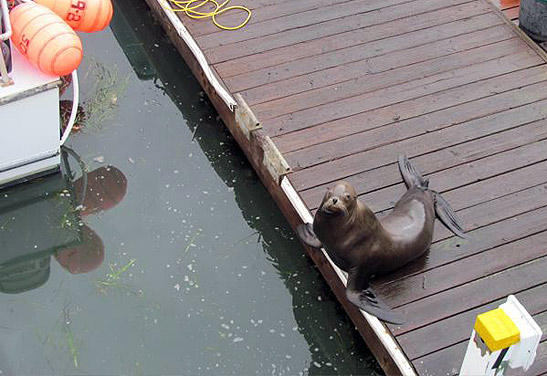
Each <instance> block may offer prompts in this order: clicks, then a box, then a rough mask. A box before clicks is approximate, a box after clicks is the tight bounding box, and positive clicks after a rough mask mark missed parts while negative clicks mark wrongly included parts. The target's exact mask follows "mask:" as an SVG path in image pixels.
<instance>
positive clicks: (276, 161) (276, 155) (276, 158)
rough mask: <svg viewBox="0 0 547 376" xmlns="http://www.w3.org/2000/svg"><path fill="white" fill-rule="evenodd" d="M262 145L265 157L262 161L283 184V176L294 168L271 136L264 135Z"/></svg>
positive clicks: (273, 176) (277, 180) (276, 179)
mask: <svg viewBox="0 0 547 376" xmlns="http://www.w3.org/2000/svg"><path fill="white" fill-rule="evenodd" d="M262 147H263V149H264V159H263V161H262V162H263V164H264V166H266V168H267V169H268V172H269V173H270V175H271V176H272V178H273V179H274V180H275V181H276V182H277V184H279V185H281V180H282V178H283V176H285V175H287V174H289V173H291V172H292V169H291V167H290V166H289V164H288V163H287V161H286V160H285V158H284V157H283V155H282V154H281V153H280V152H279V149H277V146H275V144H274V143H273V141H272V139H271V138H270V137H268V136H265V137H264V144H263V145H262Z"/></svg>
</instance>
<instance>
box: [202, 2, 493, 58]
mask: <svg viewBox="0 0 547 376" xmlns="http://www.w3.org/2000/svg"><path fill="white" fill-rule="evenodd" d="M468 2H469V0H450V1H448V2H443V3H441V4H439V2H436V1H434V0H425V2H424V1H423V0H416V1H414V2H411V3H410V4H411V5H412V6H410V7H409V6H408V5H407V3H402V4H401V5H397V6H393V7H389V8H384V9H379V10H375V11H372V12H367V13H360V14H359V13H356V14H352V15H350V16H347V17H343V18H339V19H334V20H331V21H326V22H320V23H316V24H314V23H312V24H310V25H308V26H304V27H299V28H297V29H289V30H286V31H280V30H278V31H276V32H275V33H274V34H271V35H265V36H262V37H257V38H253V39H251V40H242V41H240V42H236V43H229V44H226V43H222V45H219V46H218V47H214V48H211V49H208V50H207V56H208V57H209V59H210V60H209V61H210V62H211V63H212V64H215V63H218V62H223V61H228V60H231V59H235V58H238V57H242V56H249V55H253V54H256V53H259V52H264V51H267V50H271V49H274V48H279V47H284V46H290V45H294V44H297V43H300V42H306V41H311V40H314V39H318V38H321V37H326V36H330V35H336V34H341V33H344V32H347V31H351V30H355V29H360V28H363V27H364V26H367V27H372V26H374V25H380V24H382V23H385V22H389V21H393V20H396V19H400V18H405V17H409V16H413V15H418V14H423V13H426V12H429V11H433V10H436V9H441V8H447V7H450V6H454V5H459V4H465V3H468ZM422 3H423V4H422ZM483 5H487V4H483ZM365 30H367V31H368V30H369V29H368V28H367V29H365Z"/></svg>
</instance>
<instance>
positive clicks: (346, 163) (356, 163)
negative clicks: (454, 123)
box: [291, 71, 547, 202]
mask: <svg viewBox="0 0 547 376" xmlns="http://www.w3.org/2000/svg"><path fill="white" fill-rule="evenodd" d="M545 73H546V74H547V71H546V72H545ZM479 90H480V89H478V88H477V93H478V91H479ZM466 93H469V92H466ZM466 93H462V96H463V95H466ZM477 93H471V95H473V94H477ZM478 94H479V95H480V93H478ZM447 98H448V99H449V100H451V99H453V97H450V96H448V97H447ZM413 104H414V103H413ZM435 105H442V104H437V103H436V104H435ZM408 107H409V108H411V106H408ZM432 107H433V105H432ZM430 108H431V107H430ZM426 109H427V103H426V102H425V101H423V102H422V103H418V104H417V105H415V106H414V108H413V110H414V111H415V112H416V114H419V113H420V111H426ZM389 112H390V111H387V114H389ZM406 113H410V111H408V110H407V112H406ZM384 114H386V112H384V113H383V114H382V113H381V114H380V116H376V117H373V116H371V117H370V118H369V119H371V121H373V120H375V119H376V120H379V122H378V123H376V124H381V119H380V118H381V115H384ZM371 115H372V114H371ZM384 119H385V118H384ZM349 121H352V120H351V119H348V122H349ZM373 124H374V123H373ZM456 131H457V130H456ZM402 142H403V143H404V144H409V143H410V144H412V142H411V141H407V142H405V141H402ZM405 146H406V145H405ZM375 150H376V149H373V150H370V151H365V152H362V153H358V154H352V155H350V156H348V157H344V158H340V159H336V160H334V161H332V162H330V163H323V164H321V165H317V166H312V167H309V168H306V169H305V170H302V171H296V172H295V173H294V174H292V176H291V181H292V182H293V184H294V185H295V187H297V189H299V190H306V189H309V188H313V187H316V186H320V185H322V184H325V183H329V182H331V181H336V180H339V179H347V178H348V177H351V180H354V181H356V180H359V179H356V177H358V176H356V175H358V174H362V173H363V172H366V171H367V170H371V169H373V168H376V167H378V166H381V165H382V164H381V163H376V162H375V161H374V160H366V161H363V159H362V158H363V157H365V156H368V155H374V154H376V155H378V154H383V156H384V158H387V160H386V162H387V161H388V160H391V161H393V160H394V159H395V158H396V156H397V155H398V154H402V153H406V154H408V155H409V156H413V155H414V154H413V153H412V152H413V151H412V150H411V149H408V150H407V149H404V150H403V149H399V151H398V152H396V153H393V152H392V153H391V154H389V153H388V152H383V151H382V149H380V150H378V151H375ZM388 163H389V162H388ZM295 167H296V165H294V164H293V168H295ZM354 175H355V176H354ZM358 192H362V191H361V190H360V189H359V190H358ZM306 202H307V200H306Z"/></svg>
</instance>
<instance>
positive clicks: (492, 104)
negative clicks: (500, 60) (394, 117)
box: [274, 42, 529, 154]
mask: <svg viewBox="0 0 547 376" xmlns="http://www.w3.org/2000/svg"><path fill="white" fill-rule="evenodd" d="M503 43H506V42H501V44H503ZM498 47H500V46H499V44H496V45H492V46H491V48H490V46H488V47H485V48H481V49H478V50H477V51H476V53H472V54H471V55H472V56H475V58H474V59H476V60H474V59H471V61H470V63H471V64H473V62H478V60H479V59H478V56H482V55H483V54H484V55H487V57H488V58H490V57H492V55H491V54H490V52H492V51H496V50H497V51H501V49H499V48H498ZM469 52H471V51H469ZM462 54H465V53H462ZM458 55H460V54H456V55H452V56H448V57H446V60H445V62H449V61H453V62H454V65H453V67H454V68H456V67H457V65H456V64H458V65H459V62H458V63H456V62H457V61H462V64H465V63H464V61H465V60H467V58H468V57H469V56H458ZM443 59H444V58H443ZM437 62H438V63H441V62H439V61H431V62H424V63H421V64H419V67H418V65H415V66H412V69H407V68H406V67H405V68H401V69H400V70H404V71H405V72H406V73H408V75H407V78H408V79H409V81H412V80H413V79H417V78H418V77H419V76H420V75H423V76H428V75H430V74H435V73H437V72H438V71H440V72H443V70H442V69H437V67H439V66H442V65H444V64H436V63H437ZM443 63H444V62H443ZM427 67H430V68H431V67H434V68H433V69H428V68H427ZM413 72H417V73H416V76H415V75H414V73H413ZM392 73H394V75H391V74H390V72H386V73H385V74H384V73H382V74H379V75H377V76H372V77H370V79H369V81H370V86H371V89H370V90H371V91H374V90H381V89H383V88H386V87H390V86H392V85H394V84H395V80H396V78H395V79H394V76H395V77H397V76H399V75H398V73H399V72H397V70H394V71H392ZM399 77H400V76H399ZM363 81H364V80H363ZM336 87H337V86H332V87H331V90H336ZM524 94H525V93H524V91H516V92H514V93H512V94H511V95H514V96H516V99H515V103H516V105H518V103H529V101H526V100H525V99H524V98H523V95H524ZM509 95H510V94H509V93H507V94H504V93H498V94H494V95H493V96H491V97H488V98H484V99H482V100H477V101H474V102H466V103H463V104H461V105H458V106H455V107H452V108H448V109H445V110H441V111H438V112H434V113H432V114H429V116H428V117H425V118H422V119H418V118H416V119H410V120H403V121H401V120H399V121H398V122H392V123H390V124H386V125H388V126H387V127H383V128H379V129H374V130H370V131H368V132H367V138H366V139H367V140H370V141H367V145H368V146H366V147H365V148H364V149H363V150H366V149H367V148H372V147H375V146H379V145H382V144H385V143H386V142H387V141H386V140H389V139H391V138H392V137H398V134H399V133H401V131H403V130H406V129H407V128H409V127H410V128H412V127H416V124H415V123H416V122H418V120H419V124H422V122H423V123H425V124H428V126H429V127H430V129H433V128H434V127H436V126H440V125H442V124H444V123H445V122H446V121H451V122H456V121H465V119H466V118H465V116H464V115H463V114H462V115H460V113H461V112H463V113H464V114H466V116H467V119H473V118H476V117H480V116H485V115H487V114H491V113H494V112H498V111H501V110H503V109H505V108H507V106H511V107H512V104H513V101H512V100H511V98H510V97H508V96H509ZM290 98H292V99H294V100H295V101H297V100H299V99H300V98H299V97H297V96H293V97H290ZM500 103H504V105H502V106H499V105H498V104H500ZM490 109H492V111H491V110H490ZM475 113H477V114H478V115H477V116H473V114H475ZM462 118H463V120H461V119H462ZM429 119H433V120H429ZM446 119H449V120H446ZM356 132H358V131H356ZM356 132H353V133H352V132H344V130H343V129H342V130H338V131H337V137H335V136H334V135H333V132H331V131H330V128H329V127H328V126H318V127H317V129H316V128H313V129H303V130H301V131H296V132H292V133H290V134H287V135H281V136H278V137H275V138H274V140H275V142H276V145H277V146H278V148H279V149H280V150H281V151H282V152H283V153H285V154H287V153H289V152H291V151H294V150H299V149H303V148H309V147H312V146H314V145H317V144H324V145H326V146H327V147H329V148H330V149H335V148H337V147H336V146H335V147H330V146H331V145H332V146H334V144H333V143H336V142H337V140H340V141H339V143H340V144H339V145H346V143H347V144H348V145H349V144H351V143H350V142H348V141H349V140H351V139H352V138H353V136H354V134H355V133H356ZM340 133H342V134H340ZM345 133H348V134H345ZM312 135H313V136H312ZM386 135H387V137H386ZM397 139H400V138H397Z"/></svg>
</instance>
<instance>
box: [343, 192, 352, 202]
mask: <svg viewBox="0 0 547 376" xmlns="http://www.w3.org/2000/svg"><path fill="white" fill-rule="evenodd" d="M344 198H345V199H346V201H349V200H350V199H351V195H350V194H349V193H346V194H345V195H344Z"/></svg>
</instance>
